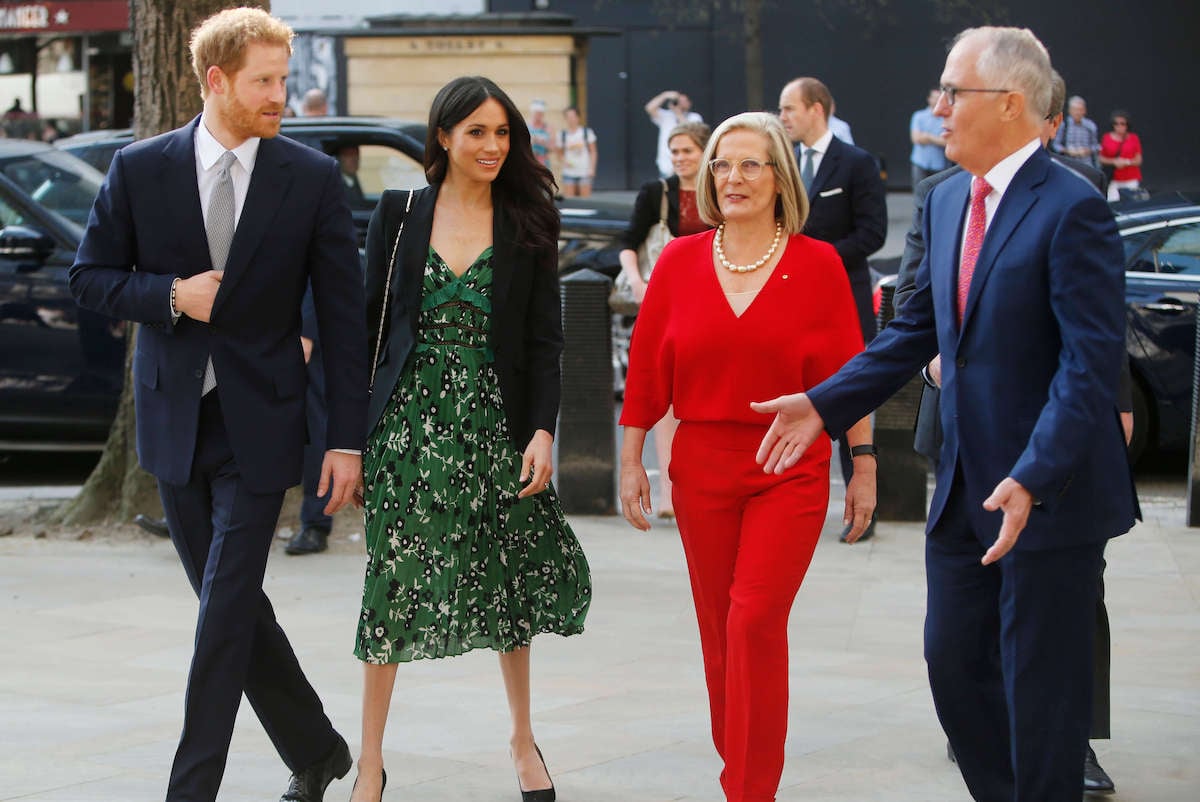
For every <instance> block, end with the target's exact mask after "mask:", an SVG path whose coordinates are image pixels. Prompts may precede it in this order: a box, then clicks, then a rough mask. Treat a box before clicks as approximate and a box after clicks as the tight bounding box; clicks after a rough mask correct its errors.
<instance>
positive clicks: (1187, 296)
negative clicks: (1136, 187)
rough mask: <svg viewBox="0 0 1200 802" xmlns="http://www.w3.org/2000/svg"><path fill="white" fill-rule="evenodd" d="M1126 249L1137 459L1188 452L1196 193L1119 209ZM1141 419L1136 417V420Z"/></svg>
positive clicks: (1199, 264) (1197, 250) (1198, 233)
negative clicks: (1163, 452)
mask: <svg viewBox="0 0 1200 802" xmlns="http://www.w3.org/2000/svg"><path fill="white" fill-rule="evenodd" d="M1116 211H1117V212H1118V215H1117V224H1118V225H1119V226H1120V229H1121V239H1122V241H1123V243H1124V245H1125V270H1126V273H1125V299H1126V302H1127V304H1128V312H1127V318H1126V319H1127V321H1128V326H1127V328H1126V343H1125V348H1126V351H1127V352H1128V354H1129V359H1130V366H1131V368H1132V371H1133V379H1134V382H1133V406H1134V410H1133V416H1134V435H1133V443H1132V444H1131V446H1130V449H1131V451H1132V454H1133V455H1134V457H1135V458H1136V457H1137V456H1140V455H1141V454H1142V453H1143V451H1145V452H1147V453H1149V452H1153V451H1155V450H1159V451H1171V452H1178V451H1186V450H1187V449H1188V448H1190V443H1189V440H1188V437H1189V433H1190V430H1191V428H1190V427H1191V419H1192V388H1193V384H1194V382H1195V376H1194V374H1195V364H1196V305H1197V300H1198V298H1200V195H1175V196H1169V197H1166V198H1154V199H1151V200H1148V201H1142V202H1137V203H1127V204H1121V205H1118V206H1117V207H1116ZM1139 419H1140V420H1139Z"/></svg>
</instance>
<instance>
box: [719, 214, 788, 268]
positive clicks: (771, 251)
mask: <svg viewBox="0 0 1200 802" xmlns="http://www.w3.org/2000/svg"><path fill="white" fill-rule="evenodd" d="M781 236H783V224H782V223H780V222H779V221H776V222H775V239H773V240H771V247H770V248H768V249H767V252H766V253H765V254H763V256H762V258H761V259H759V260H758V261H757V262H755V263H754V264H750V265H735V264H733V263H731V262H730V261H729V260H728V259H726V258H725V246H724V240H725V224H724V223H721V225H719V226H717V236H716V240H715V245H716V248H717V258H718V259H720V260H721V264H722V265H724V266H725V269H726V270H729V271H730V272H732V273H749V272H751V271H752V270H758V269H759V268H760V267H762V266H763V265H765V264H766V263H767V262H769V261H771V257H772V256H774V255H775V249H776V248H778V247H779V238H780V237H781Z"/></svg>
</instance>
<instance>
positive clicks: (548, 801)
mask: <svg viewBox="0 0 1200 802" xmlns="http://www.w3.org/2000/svg"><path fill="white" fill-rule="evenodd" d="M533 748H534V749H537V755H538V760H540V761H542V768H543V769H546V776H547V777H549V776H550V769H547V768H546V758H544V757H542V750H541V749H538V745H537V744H534V745H533ZM517 790H519V791H520V792H521V802H554V800H555V799H556V798H557V797H556V796H555V793H554V780H551V781H550V787H549V788H542V789H539V790H537V791H526V790H525V789H524V788H522V787H521V777H520V776H519V775H518V776H517Z"/></svg>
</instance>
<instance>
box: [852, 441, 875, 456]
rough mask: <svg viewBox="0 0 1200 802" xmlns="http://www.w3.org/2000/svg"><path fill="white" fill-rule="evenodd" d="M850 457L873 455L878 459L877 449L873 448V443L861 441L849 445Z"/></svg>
mask: <svg viewBox="0 0 1200 802" xmlns="http://www.w3.org/2000/svg"><path fill="white" fill-rule="evenodd" d="M850 456H851V457H874V458H875V459H879V450H878V449H877V448H875V444H874V443H863V444H862V445H858V446H850Z"/></svg>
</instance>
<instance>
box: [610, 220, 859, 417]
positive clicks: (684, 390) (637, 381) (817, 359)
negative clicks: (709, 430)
mask: <svg viewBox="0 0 1200 802" xmlns="http://www.w3.org/2000/svg"><path fill="white" fill-rule="evenodd" d="M713 236H714V232H713V231H706V232H704V233H701V234H695V235H693V236H690V237H679V238H678V239H675V240H672V241H671V243H670V244H668V245H667V247H666V249H665V250H664V251H663V252H662V256H660V257H659V260H658V263H657V264H656V265H655V267H654V273H653V276H652V278H651V279H650V284H649V287H648V288H647V290H646V298H645V301H644V302H643V303H642V308H641V310H640V311H639V312H638V318H637V324H636V325H635V326H634V329H633V342H632V344H631V346H630V353H629V372H628V375H627V377H626V381H625V405H624V408H623V410H622V412H621V425H623V426H637V427H639V428H642V429H649V428H650V427H652V426H653V425H654V424H655V423H657V422H658V420H659V419H660V418H662V416H663V415H664V414H665V413H666V411H667V407H668V406H674V412H675V417H677V418H679V420H681V421H692V422H707V423H712V422H724V423H731V422H732V423H749V424H754V425H759V426H763V427H766V426H769V425H770V423H771V419H770V417H768V416H766V415H760V414H758V413H756V412H754V411H753V410H751V409H750V402H751V401H766V400H768V399H771V398H774V397H776V396H778V395H783V394H785V393H796V392H800V391H802V390H806V389H808V388H810V387H812V386H814V385H816V384H818V383H819V382H821V381H823V380H825V379H827V378H828V377H829V376H831V375H832V374H833V373H835V372H836V371H837V369H838V368H840V367H841V366H842V365H843V364H845V362H846V361H847V360H848V359H850V358H851V357H852V356H854V355H855V354H857V353H858V352H859V351H861V350H862V347H863V341H862V333H861V329H860V328H859V323H858V312H857V310H856V307H855V305H854V298H853V296H852V295H851V294H850V282H849V280H848V279H847V278H846V269H845V268H844V267H843V266H842V261H841V259H840V258H839V257H838V255H837V252H836V251H834V249H833V246H831V245H829V244H828V243H825V242H820V241H818V240H815V239H811V238H809V237H805V236H802V235H799V234H797V235H794V236H792V237H790V238H788V240H787V241H786V242H787V248H786V250H785V251H784V253H783V256H782V258H781V259H780V261H779V264H778V265H776V267H775V270H774V272H773V273H772V274H771V276H770V278H768V279H767V283H766V284H765V285H763V288H762V289H761V290H759V292H758V295H757V296H756V297H755V299H754V302H753V303H752V304H750V307H749V308H748V309H747V310H746V311H745V312H744V313H742V316H741V317H737V316H736V315H734V313H733V310H732V309H731V308H730V306H729V302H728V301H727V300H726V298H725V293H724V290H722V289H721V284H720V282H719V281H718V280H717V275H716V270H717V269H724V268H714V265H713V259H712V244H713Z"/></svg>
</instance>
